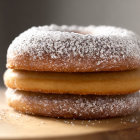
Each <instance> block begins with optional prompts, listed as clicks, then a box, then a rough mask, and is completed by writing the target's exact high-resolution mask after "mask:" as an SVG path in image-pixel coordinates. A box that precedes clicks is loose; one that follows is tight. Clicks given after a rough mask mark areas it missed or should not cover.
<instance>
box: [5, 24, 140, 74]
mask: <svg viewBox="0 0 140 140" xmlns="http://www.w3.org/2000/svg"><path fill="white" fill-rule="evenodd" d="M22 57H23V59H22ZM7 58H8V60H9V63H10V60H11V61H15V63H14V62H13V65H14V66H15V68H17V67H18V66H19V65H20V63H21V61H20V60H22V61H23V62H22V66H21V67H23V69H24V66H26V65H29V66H30V67H31V70H40V71H41V67H44V70H46V71H49V70H50V71H66V72H67V71H69V69H71V70H70V72H76V71H80V70H81V71H83V72H84V71H89V72H90V71H104V69H105V70H106V69H108V70H111V69H113V68H114V69H115V68H116V69H117V67H118V69H119V68H120V67H123V66H124V67H125V68H122V70H127V69H129V68H130V69H134V68H136V67H139V66H140V62H139V61H140V42H139V37H138V36H137V35H136V34H134V33H133V32H131V31H128V30H126V29H122V28H116V27H111V26H87V27H82V26H66V25H63V26H57V25H50V26H39V27H32V28H30V29H28V30H27V31H25V32H23V33H21V34H20V35H19V36H18V37H16V38H15V40H14V41H13V42H12V43H11V45H10V47H9V49H8V54H7ZM130 60H131V62H129V61H130ZM37 62H38V63H37ZM27 63H28V64H27ZM36 64H40V65H41V66H40V69H39V68H38V66H35V65H36ZM83 64H84V65H85V66H83ZM16 65H17V66H16ZM8 66H9V67H10V64H9V65H8ZM32 67H35V68H32ZM26 68H27V67H26ZM26 68H25V69H26ZM21 69H22V68H21ZM120 69H121V68H120Z"/></svg>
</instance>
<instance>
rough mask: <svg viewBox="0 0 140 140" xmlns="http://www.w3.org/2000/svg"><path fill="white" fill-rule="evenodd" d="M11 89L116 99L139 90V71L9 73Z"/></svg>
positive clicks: (7, 79) (6, 81)
mask: <svg viewBox="0 0 140 140" xmlns="http://www.w3.org/2000/svg"><path fill="white" fill-rule="evenodd" d="M4 81H5V85H7V87H10V88H12V89H18V90H24V91H34V92H42V93H49V94H51V93H55V94H65V93H67V94H68V93H69V94H81V95H83V94H84V95H87V94H98V95H117V94H128V93H133V92H136V91H138V90H139V89H140V69H137V70H131V71H130V70H129V71H119V72H94V73H93V72H90V73H64V72H63V73H62V72H36V71H23V70H12V69H9V70H7V71H6V72H5V74H4Z"/></svg>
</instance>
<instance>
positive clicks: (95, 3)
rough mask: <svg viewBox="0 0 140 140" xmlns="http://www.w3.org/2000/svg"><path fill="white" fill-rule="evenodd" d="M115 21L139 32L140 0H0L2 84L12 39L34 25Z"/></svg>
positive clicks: (115, 24)
mask: <svg viewBox="0 0 140 140" xmlns="http://www.w3.org/2000/svg"><path fill="white" fill-rule="evenodd" d="M51 23H55V24H59V25H61V24H68V25H71V24H78V25H89V24H95V25H103V24H104V25H114V26H120V27H124V28H128V29H130V30H133V31H135V32H137V33H138V34H140V0H0V86H3V80H2V79H3V78H2V77H3V73H4V70H5V64H6V51H7V48H8V46H9V44H10V43H11V41H12V40H13V39H14V38H15V37H16V36H17V35H18V34H19V33H21V32H23V31H24V30H26V29H27V28H29V27H31V26H38V25H45V24H51Z"/></svg>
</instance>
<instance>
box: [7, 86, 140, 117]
mask: <svg viewBox="0 0 140 140" xmlns="http://www.w3.org/2000/svg"><path fill="white" fill-rule="evenodd" d="M6 97H7V100H8V104H9V105H10V106H11V107H13V108H14V109H15V110H17V111H19V112H22V113H26V114H32V115H42V116H48V117H57V118H75V119H99V118H109V117H118V116H125V115H129V114H132V113H134V112H136V111H139V109H140V92H136V93H133V94H129V95H117V96H111V95H107V96H106V95H104V96H101V95H70V94H65V95H64V94H63V95H59V94H43V93H34V92H27V91H26V92H25V91H18V90H13V89H8V90H7V91H6Z"/></svg>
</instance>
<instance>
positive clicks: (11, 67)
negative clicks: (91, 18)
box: [4, 25, 140, 119]
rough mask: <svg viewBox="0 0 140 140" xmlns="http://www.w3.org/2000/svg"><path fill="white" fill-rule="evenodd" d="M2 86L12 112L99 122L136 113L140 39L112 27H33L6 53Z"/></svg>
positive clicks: (139, 75) (138, 93) (138, 88)
mask: <svg viewBox="0 0 140 140" xmlns="http://www.w3.org/2000/svg"><path fill="white" fill-rule="evenodd" d="M6 66H7V70H6V72H5V74H4V83H5V85H6V86H7V88H8V90H7V92H6V98H7V100H8V104H9V106H11V107H12V108H14V109H15V110H16V111H19V112H22V113H26V114H32V115H42V116H47V117H56V118H70V119H71V118H75V119H99V118H109V117H119V116H125V115H129V114H132V113H134V112H136V111H139V110H140V109H139V108H140V91H139V90H140V84H139V83H140V37H139V36H138V35H137V34H135V33H134V32H132V31H129V30H126V29H123V28H118V27H113V26H92V25H91V26H87V27H84V26H74V25H72V26H66V25H62V26H58V25H49V26H48V25H45V26H39V27H32V28H30V29H28V30H26V31H25V32H23V33H21V34H20V35H19V36H18V37H16V38H15V39H14V40H13V42H12V43H11V44H10V46H9V48H8V51H7V64H6Z"/></svg>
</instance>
